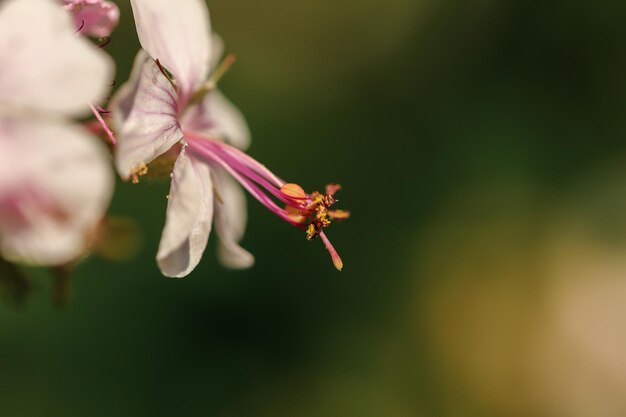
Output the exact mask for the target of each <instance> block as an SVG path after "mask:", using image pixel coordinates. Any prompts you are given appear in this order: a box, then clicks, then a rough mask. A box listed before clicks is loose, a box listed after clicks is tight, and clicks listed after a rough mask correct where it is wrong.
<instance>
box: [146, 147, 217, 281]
mask: <svg viewBox="0 0 626 417" xmlns="http://www.w3.org/2000/svg"><path fill="white" fill-rule="evenodd" d="M212 221H213V184H212V182H211V172H210V170H209V167H208V165H205V164H202V163H198V162H195V161H194V160H193V159H191V158H190V157H189V156H188V155H187V153H186V151H185V149H183V150H182V151H181V153H180V155H179V156H178V159H177V160H176V165H175V166H174V171H173V175H172V184H171V186H170V194H169V200H168V204H167V216H166V221H165V227H164V228H163V234H162V235H161V242H160V244H159V251H158V253H157V263H158V265H159V268H160V269H161V272H162V273H163V275H165V276H168V277H176V278H180V277H184V276H186V275H188V274H189V273H190V272H191V271H193V269H194V268H195V267H196V265H198V263H199V262H200V259H201V258H202V254H203V253H204V249H205V248H206V245H207V242H208V240H209V234H210V233H211V222H212Z"/></svg>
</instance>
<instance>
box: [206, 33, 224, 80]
mask: <svg viewBox="0 0 626 417" xmlns="http://www.w3.org/2000/svg"><path fill="white" fill-rule="evenodd" d="M222 55H224V40H223V39H222V37H221V36H220V35H218V34H217V33H216V32H213V35H212V36H211V58H210V62H209V71H210V72H211V71H213V70H215V68H217V66H218V65H219V63H220V59H221V58H222Z"/></svg>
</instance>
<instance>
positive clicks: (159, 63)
mask: <svg viewBox="0 0 626 417" xmlns="http://www.w3.org/2000/svg"><path fill="white" fill-rule="evenodd" d="M155 62H156V64H157V67H159V71H161V74H163V76H164V77H165V78H167V81H169V82H170V84H171V85H172V88H173V89H174V90H175V91H178V87H177V86H176V82H174V78H173V77H172V75H171V74H170V72H169V71H168V70H167V69H165V67H164V66H163V65H161V62H160V61H159V59H158V58H157V59H156V60H155Z"/></svg>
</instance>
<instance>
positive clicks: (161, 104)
mask: <svg viewBox="0 0 626 417" xmlns="http://www.w3.org/2000/svg"><path fill="white" fill-rule="evenodd" d="M111 110H112V112H113V114H114V115H115V119H114V121H115V125H116V128H117V132H118V133H117V139H118V146H117V153H116V165H117V170H118V172H119V174H120V175H121V176H122V177H123V178H128V177H129V176H130V175H131V172H132V170H133V168H135V167H137V166H140V165H141V164H148V163H149V162H151V161H152V160H154V159H155V158H156V157H158V156H159V155H161V154H163V153H164V152H166V151H167V150H169V149H170V148H171V147H172V146H173V145H174V144H175V143H176V142H178V141H179V140H181V139H182V137H183V132H182V130H181V129H180V125H179V124H178V108H177V102H176V92H175V91H174V88H173V87H172V85H171V84H170V82H169V81H168V80H167V78H166V77H165V76H164V75H163V74H162V73H161V70H160V69H159V67H158V66H157V65H156V63H155V62H154V61H153V60H152V59H151V58H150V57H149V56H147V55H144V54H139V55H138V57H137V59H136V60H135V68H134V69H133V73H132V76H131V79H130V80H129V81H128V82H127V83H126V84H124V85H123V86H122V87H121V88H120V90H119V92H118V93H117V94H116V95H115V97H113V100H112V101H111Z"/></svg>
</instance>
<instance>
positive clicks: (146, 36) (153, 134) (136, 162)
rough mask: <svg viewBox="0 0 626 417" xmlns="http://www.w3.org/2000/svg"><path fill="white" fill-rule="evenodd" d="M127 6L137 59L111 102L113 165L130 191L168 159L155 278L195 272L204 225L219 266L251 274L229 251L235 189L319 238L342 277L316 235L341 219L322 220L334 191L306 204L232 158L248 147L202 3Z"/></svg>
mask: <svg viewBox="0 0 626 417" xmlns="http://www.w3.org/2000/svg"><path fill="white" fill-rule="evenodd" d="M131 5H132V8H133V13H134V16H135V23H136V26H137V33H138V35H139V40H140V42H141V45H142V47H143V50H142V51H140V53H139V54H138V56H137V58H136V60H135V65H134V69H133V72H132V75H131V79H130V80H129V81H128V82H127V83H126V84H125V85H124V86H123V87H122V88H120V90H119V92H118V93H117V95H116V96H115V97H114V98H113V100H112V111H113V117H114V120H115V122H116V126H117V138H118V148H117V155H116V164H117V168H118V171H119V173H120V175H121V176H122V177H124V178H127V179H128V178H132V179H133V180H134V181H136V180H137V179H138V177H139V176H140V175H142V174H145V173H146V171H147V169H148V167H147V164H150V163H151V162H153V161H155V159H157V158H159V157H160V158H159V160H162V159H163V158H166V159H167V158H170V157H172V155H173V157H172V158H174V157H175V158H176V162H175V165H174V168H173V171H172V174H171V178H172V181H171V187H170V193H169V201H168V207H167V216H166V223H165V227H164V230H163V234H162V236H161V242H160V245H159V251H158V254H157V263H158V265H159V267H160V269H161V271H162V273H163V274H164V275H166V276H170V277H183V276H186V275H187V274H189V273H190V272H191V271H192V270H193V269H194V268H195V267H196V265H197V264H198V262H199V261H200V258H201V256H202V254H203V252H204V250H205V248H206V245H207V241H208V238H209V234H210V231H211V226H212V223H213V221H214V222H215V225H216V231H217V234H218V236H219V237H220V242H221V243H220V246H219V257H220V260H221V261H222V263H223V264H225V265H226V266H229V267H234V268H245V267H249V266H251V265H252V263H253V257H252V255H251V254H250V253H248V252H247V251H246V250H244V249H243V248H241V247H240V246H239V244H238V241H239V240H240V239H241V237H242V235H243V231H244V228H245V223H246V209H245V200H244V197H243V195H242V191H241V189H240V188H239V187H238V186H237V185H236V182H239V184H240V185H241V186H243V187H244V188H245V189H246V190H247V191H248V192H250V194H252V196H253V197H255V198H256V199H257V200H258V201H259V202H261V204H263V205H264V206H265V207H267V208H268V209H269V210H270V211H271V212H273V213H274V214H276V215H277V216H279V217H280V218H281V219H283V220H285V221H286V222H288V223H290V224H292V225H294V226H296V227H298V228H301V229H302V230H305V231H307V237H309V238H310V239H312V238H314V237H316V236H320V237H321V239H322V240H323V242H324V244H325V245H326V247H327V248H328V249H329V251H330V252H331V255H332V256H333V261H334V263H335V266H337V268H338V269H341V267H342V263H341V260H340V258H339V256H338V255H337V253H336V252H335V250H334V249H333V247H332V245H331V244H330V242H329V241H328V239H327V238H326V236H325V235H324V232H323V229H324V228H325V227H327V226H328V225H329V224H330V222H331V220H332V219H333V218H341V217H344V218H345V217H347V212H337V211H332V210H328V208H329V207H330V206H331V205H332V204H333V203H334V202H335V200H334V197H333V196H332V195H333V194H334V192H335V191H336V190H337V188H333V187H331V188H330V190H329V191H330V193H327V195H322V194H319V193H313V194H306V193H304V191H303V190H302V189H301V188H300V187H298V186H296V185H294V184H287V183H286V182H285V181H283V180H281V179H280V178H278V177H277V176H276V175H274V174H273V173H271V172H270V171H269V170H268V169H267V168H265V166H263V165H262V164H260V163H258V162H257V161H255V160H254V159H252V158H251V157H250V156H248V155H247V154H245V153H244V152H243V151H241V150H240V149H244V148H246V147H247V146H248V144H249V140H250V138H249V132H248V128H247V125H246V123H245V120H244V118H243V116H242V115H241V113H240V112H239V110H237V109H236V108H235V107H234V106H233V105H232V104H231V103H230V102H229V101H228V100H227V99H226V98H225V97H224V96H223V95H222V94H221V93H220V92H219V90H217V89H216V86H215V84H216V81H217V79H218V78H219V76H220V75H221V73H222V72H223V71H222V69H223V67H222V66H220V67H218V66H217V60H218V59H219V57H220V55H221V42H220V41H219V40H218V38H217V37H215V36H212V35H211V30H210V24H209V13H208V10H207V8H206V5H205V3H204V1H202V0H186V1H183V2H181V1H175V0H131ZM233 179H234V180H236V182H235V181H233ZM276 201H278V202H280V203H282V204H285V205H286V206H287V208H283V207H280V206H279V205H278V204H277V203H276Z"/></svg>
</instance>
